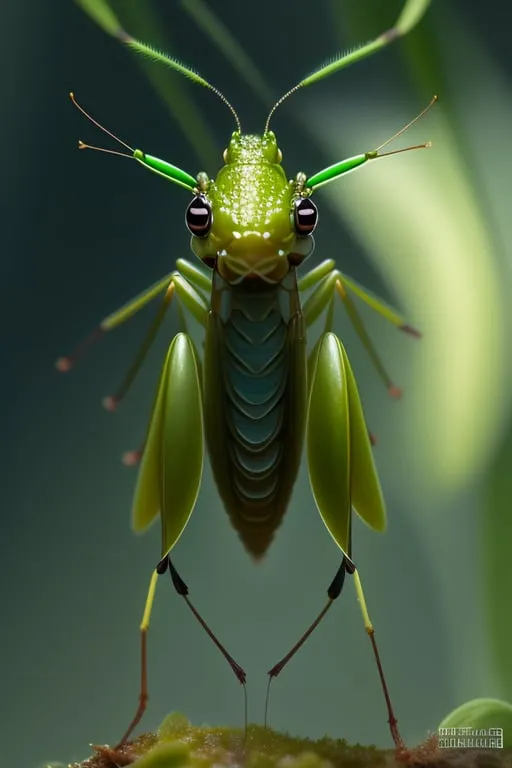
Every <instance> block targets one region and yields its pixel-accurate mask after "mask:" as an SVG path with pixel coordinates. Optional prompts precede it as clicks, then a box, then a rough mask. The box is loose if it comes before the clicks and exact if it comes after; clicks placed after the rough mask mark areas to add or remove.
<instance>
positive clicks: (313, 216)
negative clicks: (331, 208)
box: [293, 197, 318, 235]
mask: <svg viewBox="0 0 512 768" xmlns="http://www.w3.org/2000/svg"><path fill="white" fill-rule="evenodd" d="M293 221H294V224H295V231H296V233H297V234H298V235H311V234H312V232H313V230H314V229H315V227H316V225H317V224H318V208H317V207H316V205H315V203H314V202H313V201H312V200H311V198H310V197H300V198H299V199H298V200H296V201H295V207H294V209H293Z"/></svg>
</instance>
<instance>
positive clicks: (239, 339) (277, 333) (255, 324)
mask: <svg viewBox="0 0 512 768" xmlns="http://www.w3.org/2000/svg"><path fill="white" fill-rule="evenodd" d="M206 346H207V350H206V358H205V359H206V369H205V382H204V383H205V417H206V419H205V420H206V434H207V440H208V448H209V453H210V460H211V463H212V468H213V472H214V476H215V480H216V482H217V485H218V488H219V492H220V494H221V497H222V499H223V501H224V504H225V506H226V509H227V512H228V514H229V516H230V518H231V522H232V523H233V526H234V527H235V529H236V530H237V531H238V533H239V535H240V537H241V539H242V541H243V543H244V545H245V547H246V549H247V550H248V551H249V552H250V553H251V554H252V555H253V556H254V557H256V558H258V557H261V556H262V555H263V554H264V552H265V551H266V549H267V548H268V546H269V544H270V542H271V540H272V537H273V535H274V532H275V530H276V528H277V527H278V526H279V524H280V522H281V520H282V518H283V515H284V513H285V511H286V507H287V504H288V501H289V498H290V494H291V491H292V488H293V485H294V483H295V479H296V476H297V472H298V467H299V463H300V455H301V449H302V442H303V431H304V411H305V391H306V372H305V365H306V361H305V337H304V328H303V318H302V315H301V313H300V307H299V303H298V298H297V290H296V283H295V275H294V273H291V274H290V275H289V276H288V278H287V279H286V280H285V281H283V282H282V283H280V284H278V285H269V284H266V283H263V281H259V280H257V279H252V278H251V279H250V280H245V281H243V282H242V283H241V284H239V285H237V286H235V287H233V286H227V285H226V283H224V281H222V279H221V278H219V277H218V275H216V279H215V281H214V291H213V295H212V313H211V316H210V322H209V327H208V333H207V343H206ZM213 347H215V349H216V352H215V353H213Z"/></svg>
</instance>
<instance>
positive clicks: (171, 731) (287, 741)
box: [70, 713, 512, 768]
mask: <svg viewBox="0 0 512 768" xmlns="http://www.w3.org/2000/svg"><path fill="white" fill-rule="evenodd" d="M128 765H129V766H133V768H223V767H224V766H226V767H227V768H242V766H243V768H331V767H332V768H403V767H404V766H409V767H410V768H412V767H414V768H423V767H425V768H512V751H511V750H486V751H483V750H447V749H438V747H437V739H436V737H435V736H431V737H430V738H429V739H427V741H426V742H425V743H424V744H422V745H420V746H419V747H416V748H414V749H410V750H405V751H404V752H403V753H401V754H399V755H397V754H396V753H395V752H394V751H393V750H382V749H377V748H376V747H371V746H370V747H364V746H361V745H360V744H355V745H350V744H348V743H347V742H346V741H345V740H344V739H330V738H327V737H324V738H322V739H318V740H317V741H313V740H311V739H301V738H296V737H292V736H289V735H288V734H286V733H279V732H277V731H273V730H272V729H270V728H263V727H262V726H256V725H250V726H249V727H248V729H247V733H246V734H245V733H244V731H243V730H240V729H233V728H210V727H198V726H193V725H191V724H190V722H189V721H188V720H187V719H186V718H185V717H184V716H183V715H180V714H176V713H175V714H172V715H169V716H168V717H167V718H166V719H165V720H164V722H163V723H162V725H161V726H160V728H159V730H158V732H157V733H150V734H144V735H143V736H140V737H139V738H137V739H135V740H134V741H131V742H129V743H128V744H126V745H124V746H123V747H121V748H120V749H117V750H113V749H110V748H109V747H96V748H95V754H94V755H93V756H92V757H90V758H89V759H88V760H85V761H84V762H81V763H73V764H72V765H71V766H70V768H122V766H128Z"/></svg>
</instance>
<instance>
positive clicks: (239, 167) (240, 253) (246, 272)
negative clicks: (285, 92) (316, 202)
mask: <svg viewBox="0 0 512 768" xmlns="http://www.w3.org/2000/svg"><path fill="white" fill-rule="evenodd" d="M281 159H282V154H281V150H280V149H279V148H278V146H277V141H276V137H275V135H274V134H273V133H272V132H271V131H269V132H268V133H266V134H264V135H263V136H253V135H244V134H240V133H238V132H235V133H233V135H232V137H231V141H230V142H229V146H228V148H227V149H226V150H225V152H224V162H225V165H224V166H223V167H222V168H221V170H220V171H219V173H218V174H217V178H216V179H215V181H212V182H210V183H209V184H208V187H207V190H206V191H205V196H204V198H205V200H206V201H207V202H208V203H209V205H210V206H211V225H210V226H209V230H208V234H207V235H206V236H203V237H197V236H193V237H192V250H193V251H194V253H195V254H196V255H197V256H198V257H199V258H200V259H203V260H206V261H207V262H209V263H213V261H215V263H216V267H217V269H218V271H219V272H220V274H221V275H222V276H223V277H224V278H225V279H226V280H228V281H230V282H237V281H238V280H240V279H243V278H244V277H248V276H261V277H264V278H266V279H267V280H272V281H274V280H281V279H282V278H283V277H284V275H285V274H286V273H287V271H288V270H289V266H290V261H289V258H288V257H289V255H290V254H294V263H296V261H297V260H300V257H305V256H306V255H309V253H310V252H311V251H312V249H313V244H314V243H313V238H312V237H310V236H309V237H304V236H301V237H297V235H296V229H295V226H294V217H293V207H294V200H295V199H296V197H297V195H296V185H295V183H294V182H291V181H288V180H287V178H286V175H285V172H284V170H283V168H282V166H281Z"/></svg>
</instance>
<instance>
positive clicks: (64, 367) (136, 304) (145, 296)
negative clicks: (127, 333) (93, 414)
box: [55, 273, 171, 373]
mask: <svg viewBox="0 0 512 768" xmlns="http://www.w3.org/2000/svg"><path fill="white" fill-rule="evenodd" d="M170 279H171V273H169V274H168V275H165V277H162V279H161V280H158V282H156V283H154V284H153V285H151V286H150V287H149V288H147V289H146V290H145V291H143V292H142V293H139V294H138V295H137V296H135V298H134V299H131V300H130V301H129V302H127V303H126V304H123V306H122V307H121V308H120V309H117V310H116V311H115V312H112V313H111V314H110V315H108V316H107V317H105V318H103V320H102V321H101V323H100V324H99V325H98V326H97V327H96V328H95V329H94V330H93V331H92V332H91V333H90V334H89V336H87V338H86V339H85V340H84V341H83V342H82V343H81V344H79V345H78V346H77V347H76V348H75V350H74V351H73V352H72V354H71V355H68V356H67V357H59V359H58V360H57V362H56V364H55V365H56V367H57V369H58V370H59V371H62V372H64V373H65V372H67V371H69V370H71V368H72V367H73V366H74V365H75V363H76V362H77V361H78V360H79V359H80V358H81V357H82V356H83V355H84V353H85V351H86V350H87V348H88V347H89V346H90V345H91V344H92V343H93V342H94V341H97V340H98V339H100V338H101V337H102V336H103V334H104V333H106V332H107V331H111V330H113V329H114V328H117V326H118V325H121V324H122V323H124V322H126V320H129V319H130V317H132V316H133V315H135V314H136V313H137V312H138V311H139V309H142V307H144V306H145V305H146V304H148V303H149V302H150V301H152V299H154V298H155V297H156V296H158V294H159V293H163V292H164V291H165V289H166V288H167V286H168V285H169V281H170Z"/></svg>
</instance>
